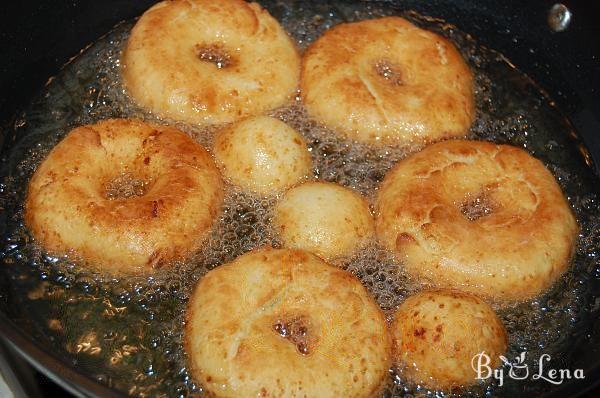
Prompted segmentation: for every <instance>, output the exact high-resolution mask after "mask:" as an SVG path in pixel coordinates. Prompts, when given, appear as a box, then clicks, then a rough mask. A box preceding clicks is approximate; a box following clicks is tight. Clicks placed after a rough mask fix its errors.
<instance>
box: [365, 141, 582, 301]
mask: <svg viewBox="0 0 600 398" xmlns="http://www.w3.org/2000/svg"><path fill="white" fill-rule="evenodd" d="M376 207H377V211H376V212H377V220H376V224H377V235H378V238H379V240H380V241H381V242H382V243H383V244H384V246H386V247H387V248H388V249H389V250H391V251H393V252H395V253H396V254H397V256H398V257H399V258H400V259H402V260H403V262H404V267H405V269H406V270H407V271H408V272H409V273H410V274H413V275H414V276H416V277H418V278H424V279H427V280H429V281H430V282H432V283H433V284H435V285H437V286H439V287H452V288H456V289H460V290H464V291H468V292H471V293H473V294H479V295H484V296H486V297H490V298H493V299H494V300H495V301H502V300H505V301H512V300H523V299H528V298H531V297H534V296H536V295H538V294H540V293H542V292H543V291H544V290H546V289H548V288H549V287H550V286H551V285H552V284H553V283H554V282H555V281H556V279H557V278H559V277H560V275H562V273H563V272H564V271H565V270H566V269H567V268H568V267H569V262H570V259H571V256H572V253H573V250H574V247H575V242H576V239H577V233H578V226H577V221H576V220H575V217H574V216H573V213H572V211H571V208H570V206H569V204H568V202H567V201H566V199H565V197H564V196H563V193H562V192H561V189H560V187H559V186H558V184H557V183H556V180H555V179H554V176H553V175H552V174H551V173H550V172H549V171H548V169H546V167H544V165H543V163H542V162H540V161H539V160H537V159H535V158H534V157H533V156H531V155H529V154H528V153H527V152H526V151H524V150H523V149H520V148H516V147H513V146H509V145H495V144H493V143H489V142H481V141H463V140H452V141H445V142H440V143H437V144H434V145H431V146H429V147H427V148H425V149H424V150H423V151H421V152H419V153H416V154H414V155H412V156H410V157H408V158H406V159H403V160H401V161H400V162H399V163H398V164H397V165H396V166H395V167H394V168H393V169H392V171H390V172H389V173H388V174H387V175H386V177H385V178H384V181H383V183H382V185H381V187H380V189H379V192H378V196H377V204H376Z"/></svg>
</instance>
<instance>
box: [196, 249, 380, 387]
mask: <svg viewBox="0 0 600 398" xmlns="http://www.w3.org/2000/svg"><path fill="white" fill-rule="evenodd" d="M186 318H187V321H186V328H185V343H186V352H187V356H188V361H189V364H190V370H191V373H192V375H193V376H194V378H195V379H196V380H197V381H199V382H200V383H201V385H202V386H203V387H204V389H205V390H206V391H207V392H208V393H209V394H210V395H212V396H216V397H319V398H327V397H372V396H375V394H377V393H378V392H380V391H381V389H382V388H383V385H384V383H385V382H386V380H387V377H388V376H387V375H388V370H389V367H390V365H391V340H390V338H389V332H388V330H387V325H386V322H385V318H384V316H383V313H382V312H381V310H380V309H379V306H378V305H377V303H376V302H375V301H374V300H373V298H371V297H370V296H369V294H368V292H367V291H366V289H365V288H364V287H363V286H362V285H361V283H360V281H359V280H358V279H356V278H355V277H354V276H353V275H352V274H350V273H349V272H347V271H344V270H342V269H340V268H338V267H334V266H331V265H328V264H327V263H325V262H323V261H322V260H320V259H319V258H318V257H316V256H314V255H312V254H310V253H308V252H305V251H302V250H287V249H281V250H274V249H261V250H257V251H253V252H250V253H247V254H245V255H243V256H241V257H238V258H237V259H236V260H235V261H233V262H232V263H229V264H226V265H221V266H219V267H218V268H216V269H214V270H212V271H210V272H209V273H208V274H207V275H206V276H204V277H203V278H202V279H201V280H200V282H199V283H198V285H197V286H196V288H195V290H194V292H193V294H192V297H191V299H190V302H189V304H188V309H187V315H186Z"/></svg>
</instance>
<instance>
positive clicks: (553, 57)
mask: <svg viewBox="0 0 600 398" xmlns="http://www.w3.org/2000/svg"><path fill="white" fill-rule="evenodd" d="M152 3H153V1H150V0H138V1H135V2H132V1H128V0H104V1H100V2H99V1H79V0H54V1H48V2H38V1H34V0H22V1H19V2H8V3H7V4H4V5H3V8H4V11H3V18H2V19H3V23H2V25H1V26H0V37H1V47H0V48H1V49H2V63H1V65H0V71H1V73H0V93H2V95H1V96H0V123H1V124H0V126H3V127H2V132H1V134H0V142H1V145H2V154H3V156H4V154H6V153H9V152H10V151H11V147H12V146H13V145H14V143H15V142H16V141H17V140H18V138H19V137H18V136H17V133H16V131H17V130H16V129H13V128H11V126H12V125H13V124H14V121H15V115H17V113H18V111H19V110H20V109H22V108H23V107H24V106H26V105H27V103H28V102H29V101H30V99H31V98H32V97H33V96H34V94H35V93H36V92H38V91H39V90H40V88H41V87H42V86H43V85H44V83H45V82H46V81H47V79H48V78H49V77H50V76H53V75H55V74H56V73H57V72H58V70H59V69H60V67H61V66H62V65H63V64H65V63H66V62H67V61H68V60H69V58H71V57H72V56H74V55H76V54H77V53H78V52H79V51H80V49H82V48H84V47H85V46H86V45H87V44H88V43H91V42H93V41H94V40H96V39H97V38H98V37H100V36H101V35H103V34H104V33H106V32H108V31H109V30H110V29H111V28H112V27H113V26H114V25H115V24H117V23H118V22H120V21H123V20H130V19H132V18H134V17H136V16H138V15H140V14H141V13H142V12H143V11H144V10H146V9H147V8H148V7H149V6H150V5H151V4H152ZM391 3H392V4H393V5H394V6H397V7H398V8H399V9H411V10H415V11H417V12H419V13H421V14H423V15H429V16H433V17H436V18H441V19H444V20H446V21H447V22H449V23H451V24H454V25H457V26H458V27H459V28H460V29H461V30H462V31H465V32H468V33H470V34H471V35H472V36H474V37H475V38H476V39H477V40H478V42H479V43H480V44H482V45H484V46H487V47H490V48H493V49H495V50H498V51H499V52H500V53H502V54H504V55H506V56H507V58H508V59H510V60H511V62H512V63H514V64H515V65H516V66H517V67H518V68H519V69H520V70H521V71H523V72H524V73H526V74H527V75H529V76H530V77H532V79H533V80H534V81H536V82H537V83H538V84H539V85H540V86H541V87H542V88H544V89H545V90H546V91H547V93H548V96H549V97H550V98H551V99H552V100H553V101H554V102H555V103H556V106H557V107H558V108H559V109H560V110H561V111H562V112H563V113H564V114H565V116H566V117H567V118H568V119H569V120H570V122H571V123H572V124H573V126H574V130H575V131H576V132H577V136H576V137H573V140H574V145H579V148H580V152H581V156H582V157H583V158H584V160H585V162H586V163H587V164H588V166H589V167H590V168H592V169H593V170H594V172H595V173H598V168H597V167H596V165H600V92H599V90H600V25H599V24H598V22H597V17H598V15H599V14H598V12H599V11H600V9H599V7H600V4H598V3H597V2H590V1H583V0H582V1H566V2H565V3H564V4H565V5H566V7H567V8H568V9H569V10H570V12H571V13H572V17H571V20H570V23H569V24H568V26H566V29H565V30H564V31H561V32H557V31H556V30H555V29H552V28H551V26H550V25H549V23H548V16H549V13H550V12H551V9H552V7H553V6H554V5H555V3H554V2H553V1H547V0H541V1H535V2H523V1H519V0H502V1H498V0H455V1H450V0H429V1H427V2H424V1H414V0H406V1H396V2H394V1H392V2H391ZM297 6H301V2H297ZM554 27H555V28H556V25H554ZM563 27H564V26H563ZM582 143H583V145H582ZM593 205H594V206H598V205H597V202H596V203H595V204H593ZM8 216H10V215H7V214H4V212H0V225H2V224H3V223H5V222H6V217H8ZM597 266H598V267H597V270H596V273H595V275H592V276H591V278H590V284H591V286H590V292H591V296H590V297H591V298H590V300H591V301H590V302H589V303H586V305H589V306H590V307H592V306H594V305H596V306H597V304H598V301H595V300H599V299H598V298H597V297H600V264H597ZM9 283H10V280H6V278H5V277H2V270H1V269H0V335H1V336H2V338H3V339H4V340H5V341H6V342H7V343H8V344H9V345H10V346H12V347H13V348H14V349H15V350H16V351H18V352H19V353H20V354H21V355H22V356H23V357H24V358H26V359H27V360H28V361H29V362H31V363H32V364H33V365H34V366H35V367H36V368H38V369H39V370H40V371H42V372H44V373H46V374H47V375H48V376H49V377H51V378H53V379H54V380H55V381H57V382H58V383H59V384H61V385H62V386H63V387H65V388H66V389H68V390H70V391H71V392H73V393H75V394H77V395H80V396H118V395H119V394H120V393H118V392H116V391H114V390H112V389H110V388H108V387H106V386H105V385H104V384H103V383H101V382H98V381H96V380H94V379H93V378H91V377H90V376H89V375H87V374H85V373H84V372H82V371H80V370H79V369H78V366H77V363H75V362H74V361H73V360H71V359H68V358H66V357H65V356H63V355H62V354H61V353H60V352H57V351H56V350H54V349H53V348H52V344H50V340H49V339H50V336H48V335H46V334H45V333H43V331H41V330H39V329H38V328H36V327H35V326H34V325H32V324H31V323H30V322H29V321H28V318H27V314H24V313H19V311H18V308H14V302H13V297H11V295H10V294H8V293H7V292H8V289H7V284H9ZM568 339H569V340H568V345H569V347H570V350H571V355H570V358H571V363H569V366H570V367H572V368H582V369H583V370H584V372H585V375H586V378H585V379H584V380H571V381H568V382H565V383H563V384H561V385H557V386H554V387H552V388H550V389H548V390H547V391H546V392H545V393H544V395H545V396H556V397H563V396H577V395H580V394H582V393H584V392H585V391H587V390H589V389H590V388H592V387H593V386H594V385H596V384H597V383H598V382H600V319H599V318H598V316H597V314H596V313H593V315H592V316H590V317H589V319H588V320H587V322H586V323H584V324H581V325H580V326H579V328H578V330H576V331H575V332H574V333H573V335H571V336H569V337H568Z"/></svg>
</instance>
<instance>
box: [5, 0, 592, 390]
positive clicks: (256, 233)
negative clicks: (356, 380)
mask: <svg viewBox="0 0 600 398" xmlns="http://www.w3.org/2000/svg"><path fill="white" fill-rule="evenodd" d="M265 6H266V7H267V8H269V10H270V11H271V12H272V13H273V15H274V16H275V17H276V18H277V19H278V20H280V21H281V23H282V25H283V26H284V27H285V28H286V29H287V30H288V31H289V32H290V33H291V35H292V36H293V38H294V39H295V40H296V42H297V43H298V46H299V48H301V49H304V48H306V46H307V45H308V44H310V43H311V42H312V41H314V40H315V38H317V37H318V36H319V35H320V34H321V33H322V32H323V31H325V30H326V29H328V28H329V27H331V26H333V25H335V24H337V23H340V22H344V21H356V20H361V19H365V18H373V17H378V16H384V15H390V14H400V15H403V16H405V17H407V18H409V19H411V20H412V21H413V22H415V23H417V24H418V25H420V26H423V27H426V28H428V29H432V30H434V31H437V32H439V33H441V34H443V35H444V36H446V37H449V38H450V39H451V40H453V41H454V42H455V43H456V44H457V45H458V47H459V48H460V50H461V51H462V53H463V55H464V57H465V59H467V61H468V62H469V64H470V65H471V67H472V69H473V71H474V73H475V77H476V97H477V104H478V109H477V117H476V120H475V122H474V124H473V127H472V128H471V132H470V135H471V137H472V138H474V139H486V140H491V141H494V142H498V143H510V144H513V145H517V146H521V147H524V148H526V149H527V150H529V151H530V152H531V153H532V154H534V155H535V156H537V157H539V158H540V159H542V160H543V161H544V162H545V163H546V164H547V166H548V167H549V168H550V170H552V172H553V173H554V174H555V176H556V177H557V178H558V180H559V183H560V184H561V187H562V188H563V190H564V192H565V193H566V195H567V197H568V199H569V202H570V203H571V205H572V206H573V208H574V210H575V212H576V214H577V217H578V220H579V222H580V224H581V234H580V239H579V246H578V250H577V253H576V255H575V258H574V263H573V267H572V268H571V270H570V271H569V272H568V273H567V275H566V276H565V277H563V278H562V279H561V280H560V281H559V282H558V283H557V285H556V286H555V287H554V288H553V289H551V291H549V292H548V293H546V294H544V295H543V296H541V297H539V298H536V299H535V300H532V301H530V302H525V303H520V304H518V305H516V306H513V307H511V308H505V307H501V306H498V305H496V309H497V310H498V312H499V314H500V316H501V317H502V319H503V320H504V322H505V324H506V327H507V330H508V332H509V336H510V342H509V345H510V347H509V353H508V354H507V357H508V358H511V359H512V358H514V357H515V356H517V355H518V354H519V353H520V352H522V351H526V352H527V359H526V361H527V363H528V364H530V366H532V367H533V366H535V360H536V359H537V358H539V357H540V355H541V354H542V353H547V354H550V355H551V356H552V357H553V358H554V361H553V363H556V364H563V367H564V364H566V365H567V366H568V365H569V364H570V362H569V352H570V347H569V346H568V345H567V344H568V341H570V340H569V339H570V336H571V335H572V334H573V333H576V332H577V331H578V330H579V329H581V328H582V327H583V326H582V325H586V324H587V322H588V320H589V319H590V317H591V316H592V315H593V313H594V312H595V311H596V310H598V307H599V306H598V304H597V301H596V298H595V296H594V294H595V292H593V291H591V285H592V282H593V281H594V278H598V277H600V267H599V263H598V256H599V255H600V253H599V250H600V214H599V211H598V202H597V201H598V199H597V197H596V196H595V194H594V192H595V191H596V190H595V187H594V184H597V180H596V179H595V177H593V175H592V173H591V172H590V169H589V168H587V166H585V164H584V163H583V162H582V161H581V159H582V156H581V154H580V153H579V152H578V149H577V146H576V145H575V142H574V141H573V140H572V139H571V138H569V136H570V134H571V133H572V131H571V127H570V125H569V124H568V122H567V121H566V120H564V118H563V117H562V116H561V114H560V113H559V112H558V111H557V110H556V109H555V108H554V106H553V105H552V103H551V102H550V101H549V100H548V98H546V97H545V96H544V94H543V92H542V91H541V90H540V89H539V88H538V87H537V86H536V85H535V84H534V83H533V82H532V81H531V80H530V79H529V78H528V77H527V76H525V75H523V74H522V73H520V72H519V71H518V70H516V69H515V68H514V67H513V66H512V65H511V64H510V63H509V62H507V61H506V60H505V59H504V58H503V57H502V56H501V55H499V54H497V53H495V52H494V51H491V50H489V49H486V48H483V47H480V46H478V45H477V43H476V41H475V40H474V39H473V38H471V37H469V36H468V35H466V34H464V33H462V32H460V31H459V30H458V29H456V28H455V27H453V26H450V25H447V24H445V23H444V22H443V21H438V20H434V19H431V18H426V17H422V16H420V15H417V14H415V13H412V12H398V11H395V10H393V9H391V8H386V7H384V6H381V7H380V6H379V5H377V6H374V5H365V4H345V3H340V4H331V3H323V2H321V3H319V4H305V3H298V4H293V3H289V2H269V3H266V4H265ZM132 25H133V22H128V23H123V24H121V25H118V26H117V27H115V28H114V29H113V30H112V31H111V32H110V33H109V34H107V35H106V36H104V37H102V38H100V39H99V40H98V41H97V42H96V43H94V44H93V45H92V46H90V47H89V48H88V49H86V50H85V51H84V52H82V53H81V54H80V55H79V56H78V57H76V58H75V59H73V60H72V61H71V62H70V63H69V64H68V65H66V66H65V67H64V69H63V70H62V71H61V72H60V73H59V74H58V75H57V76H56V77H55V78H53V79H51V80H50V81H49V82H48V84H47V85H46V87H45V88H44V90H43V91H42V93H41V94H40V95H39V96H37V97H36V98H35V99H34V100H33V101H32V103H31V105H30V106H29V107H28V108H27V109H26V110H24V111H23V112H22V114H20V115H19V117H18V118H17V119H16V122H15V124H14V126H11V127H10V128H11V129H14V130H15V132H16V137H17V141H16V143H15V144H14V145H13V146H12V148H11V150H10V153H6V154H3V158H2V164H1V167H2V176H4V177H5V178H4V181H3V184H2V186H1V187H0V188H1V191H2V192H1V195H0V200H1V205H2V208H3V209H4V210H3V212H2V213H1V215H2V217H4V218H5V219H6V228H5V230H4V231H3V235H4V243H3V248H2V252H1V253H0V254H1V257H2V267H3V270H2V273H1V274H0V275H1V276H2V279H0V282H2V284H3V285H6V286H7V290H8V292H7V294H6V295H5V296H2V297H1V299H2V300H0V303H1V304H0V305H3V306H4V307H5V312H7V313H8V314H11V315H12V316H14V318H15V319H18V320H20V322H22V323H23V325H30V326H31V328H32V329H31V330H35V331H37V332H36V333H38V334H40V335H44V334H45V335H47V336H51V338H50V341H49V343H48V344H49V347H51V349H52V350H53V351H55V352H57V353H58V354H59V355H60V356H61V357H66V358H67V359H68V360H69V361H71V362H72V363H73V364H74V365H76V366H77V368H78V369H80V370H81V371H83V372H84V373H86V374H89V375H91V376H92V377H94V378H96V379H97V380H99V381H100V382H102V383H104V384H106V385H109V386H111V387H114V388H117V389H119V390H122V391H124V392H127V393H129V394H131V395H136V396H149V395H161V394H166V395H168V396H189V395H202V389H201V386H198V385H196V384H194V382H193V380H191V378H190V375H189V374H188V372H187V370H186V360H185V353H184V348H183V343H182V342H183V339H182V332H181V331H182V327H183V325H184V323H185V306H186V303H187V300H188V297H189V295H190V293H191V291H192V289H193V287H194V285H195V283H196V282H197V281H198V280H199V279H200V278H201V277H202V276H203V275H204V274H206V272H208V271H209V270H211V269H213V268H214V267H217V266H219V265H220V264H223V263H225V262H228V261H231V260H232V259H234V258H235V257H237V256H238V255H240V254H242V253H244V252H246V251H248V250H251V249H252V248H256V247H260V246H263V245H275V246H278V245H279V242H278V240H277V237H276V234H274V233H273V231H272V230H271V229H270V218H271V210H272V207H273V205H274V203H275V202H276V200H277V198H258V197H256V196H253V195H251V194H248V193H244V192H240V191H239V190H236V189H235V188H233V187H228V188H227V192H226V199H225V206H224V210H223V213H222V216H221V218H220V219H219V220H218V222H217V223H216V225H215V226H214V228H213V230H212V231H211V233H210V236H209V238H208V241H207V243H206V244H205V245H204V246H203V248H202V249H201V250H200V251H199V252H198V253H197V254H196V255H194V256H193V257H192V258H191V259H189V260H187V261H185V262H182V263H178V264H175V265H174V269H170V270H169V269H167V270H159V271H158V272H157V273H156V274H155V275H153V276H152V277H132V278H112V277H107V276H104V275H102V274H101V273H98V272H94V271H86V270H83V269H82V268H81V267H80V266H78V265H75V264H74V263H73V262H72V261H70V260H69V258H67V257H63V258H56V257H51V256H48V255H45V254H44V253H43V251H42V250H40V248H38V247H37V246H36V245H35V243H32V241H31V237H30V235H29V234H28V232H27V230H26V228H25V227H24V226H23V210H22V203H23V201H24V198H25V194H26V187H27V182H28V180H29V178H30V176H31V175H32V173H33V171H34V170H35V168H36V166H37V165H38V164H39V163H40V162H41V160H42V159H43V158H44V157H45V156H46V155H47V153H48V152H49V151H50V150H51V148H52V147H53V146H54V145H56V143H57V142H58V141H59V140H60V139H61V138H62V137H64V135H65V134H66V133H67V132H68V131H69V130H70V129H71V128H73V127H74V126H77V125H80V124H85V123H93V122H96V121H98V120H101V119H105V118H109V117H136V118H141V119H145V120H148V121H152V122H156V123H169V124H174V125H176V126H177V127H179V128H181V129H183V130H185V131H186V132H188V133H189V134H190V135H191V136H192V137H194V138H195V139H196V140H198V142H200V143H201V144H203V145H205V146H206V147H210V145H211V143H212V139H213V137H214V134H215V132H216V131H218V127H217V128H211V129H198V128H194V127H192V126H188V125H185V124H182V123H176V122H172V121H165V120H160V119H159V118H157V117H156V116H154V115H152V114H149V113H147V112H145V111H143V110H141V109H139V108H138V107H136V106H135V105H134V104H132V103H131V102H130V100H129V99H128V98H127V95H126V93H125V92H124V89H123V86H122V82H121V80H120V78H119V68H120V56H121V53H120V51H121V49H122V47H123V44H124V43H125V41H126V39H127V36H128V32H129V30H130V29H131V27H132ZM273 115H275V116H278V117H280V118H281V119H282V120H284V121H285V122H287V123H289V124H290V125H291V126H293V127H294V128H296V129H297V130H298V131H299V132H300V133H301V134H303V135H304V136H305V138H306V139H307V142H308V145H309V149H310V151H311V154H312V157H313V162H314V172H315V178H318V179H322V180H326V181H333V182H337V183H340V184H343V185H345V186H348V187H351V188H353V189H356V190H358V191H360V192H361V193H363V194H364V195H366V196H367V197H368V198H369V199H370V200H371V201H373V198H374V195H375V193H376V190H377V186H378V185H379V183H380V182H381V180H382V179H383V177H384V175H385V173H386V172H387V171H388V170H389V169H390V168H391V167H392V166H393V165H394V164H395V163H396V162H397V161H398V160H399V159H402V158H403V157H405V156H406V155H407V154H408V153H410V152H411V151H414V150H417V149H418V148H391V147H378V148H372V147H369V146H367V145H363V144H357V143H352V142H350V141H347V140H344V139H341V138H337V137H336V136H335V135H334V134H332V132H330V131H327V130H326V129H324V128H322V127H320V126H318V125H317V124H316V123H314V122H313V121H311V120H310V119H309V118H308V116H307V115H306V113H305V111H304V110H303V108H302V104H301V102H300V101H299V100H297V101H294V102H293V103H291V104H289V106H286V107H284V108H282V109H278V110H275V111H274V112H273ZM0 225H1V224H0ZM337 263H338V264H337V265H339V266H342V267H344V268H346V269H348V270H349V271H350V272H352V273H354V274H355V275H357V276H358V277H359V279H360V280H361V282H362V283H363V284H364V285H365V286H366V287H367V289H368V290H369V291H370V292H371V293H372V294H373V295H374V296H375V298H376V299H377V301H378V302H379V304H380V305H381V307H382V309H383V310H384V311H385V312H386V314H387V315H388V316H391V314H392V313H393V311H394V309H395V308H397V306H398V305H399V303H401V302H402V300H403V299H404V298H405V297H407V296H408V295H410V294H413V293H414V292H416V291H418V290H419V289H420V288H422V286H421V285H420V284H419V281H415V280H412V279H411V278H410V277H408V276H407V275H404V274H403V273H402V272H401V271H398V266H399V265H400V268H401V264H397V263H396V261H395V260H394V259H393V258H392V256H391V255H390V254H389V253H387V252H386V251H385V250H383V249H382V248H380V247H379V246H378V245H377V244H376V243H374V242H372V243H370V244H369V245H368V247H367V248H366V249H365V250H363V251H361V252H360V253H359V254H357V255H356V256H355V257H352V258H348V259H341V260H339V261H338V262H337ZM24 292H26V293H24ZM23 314H25V315H23ZM583 338H593V339H598V336H583ZM504 382H505V386H504V387H502V388H497V387H496V384H497V383H491V384H488V385H482V386H478V387H475V388H473V389H471V390H469V391H466V392H464V393H463V394H464V395H468V396H474V395H480V394H494V395H501V396H512V395H514V394H515V393H516V392H519V393H523V392H524V391H525V392H529V393H536V392H541V391H544V390H546V389H548V388H550V387H551V385H549V384H548V383H546V384H544V383H541V382H539V383H533V382H531V381H527V382H523V381H521V382H519V381H514V380H509V379H508V380H505V381H504ZM413 395H428V396H435V395H440V393H436V392H432V391H427V390H425V389H422V388H415V387H413V386H410V385H407V384H406V383H404V381H403V379H402V373H401V372H399V373H395V374H392V376H391V377H390V383H389V386H388V388H387V389H386V391H385V392H384V396H386V397H389V396H413Z"/></svg>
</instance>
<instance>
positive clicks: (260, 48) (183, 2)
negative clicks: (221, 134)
mask: <svg viewBox="0 0 600 398" xmlns="http://www.w3.org/2000/svg"><path fill="white" fill-rule="evenodd" d="M122 72H123V79H124V83H125V86H126V88H127V90H128V93H129V94H130V95H131V96H132V97H133V98H134V99H135V101H136V102H137V103H139V104H140V105H142V106H143V107H145V108H148V109H150V110H151V111H153V112H156V113H157V114H159V115H160V116H163V117H169V118H172V119H176V120H182V121H184V122H187V123H194V124H200V125H206V124H215V123H227V122H233V121H235V120H237V119H240V118H242V117H245V116H249V115H255V114H260V113H263V112H265V111H267V110H270V109H273V108H276V107H278V106H280V105H282V104H283V103H284V102H286V101H287V100H288V99H289V98H291V97H292V96H293V95H294V93H295V90H296V88H297V84H298V77H299V73H300V57H299V55H298V53H297V51H296V48H295V46H294V44H293V43H292V41H291V39H290V38H289V37H288V35H287V33H286V32H285V31H284V30H283V28H282V27H281V26H280V25H279V23H278V22H277V21H276V20H275V19H274V18H273V17H272V16H271V15H270V14H269V13H268V11H266V10H264V9H262V8H261V7H260V6H259V5H258V4H256V3H247V2H245V1H242V0H220V1H211V0H173V1H162V2H160V3H157V4H156V5H154V6H153V7H152V8H150V9H149V10H148V11H146V12H145V13H144V15H142V17H141V18H140V19H139V21H138V22H137V23H136V25H135V26H134V28H133V30H132V31H131V36H130V37H129V40H128V41H127V45H126V48H125V52H124V55H123V70H122Z"/></svg>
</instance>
